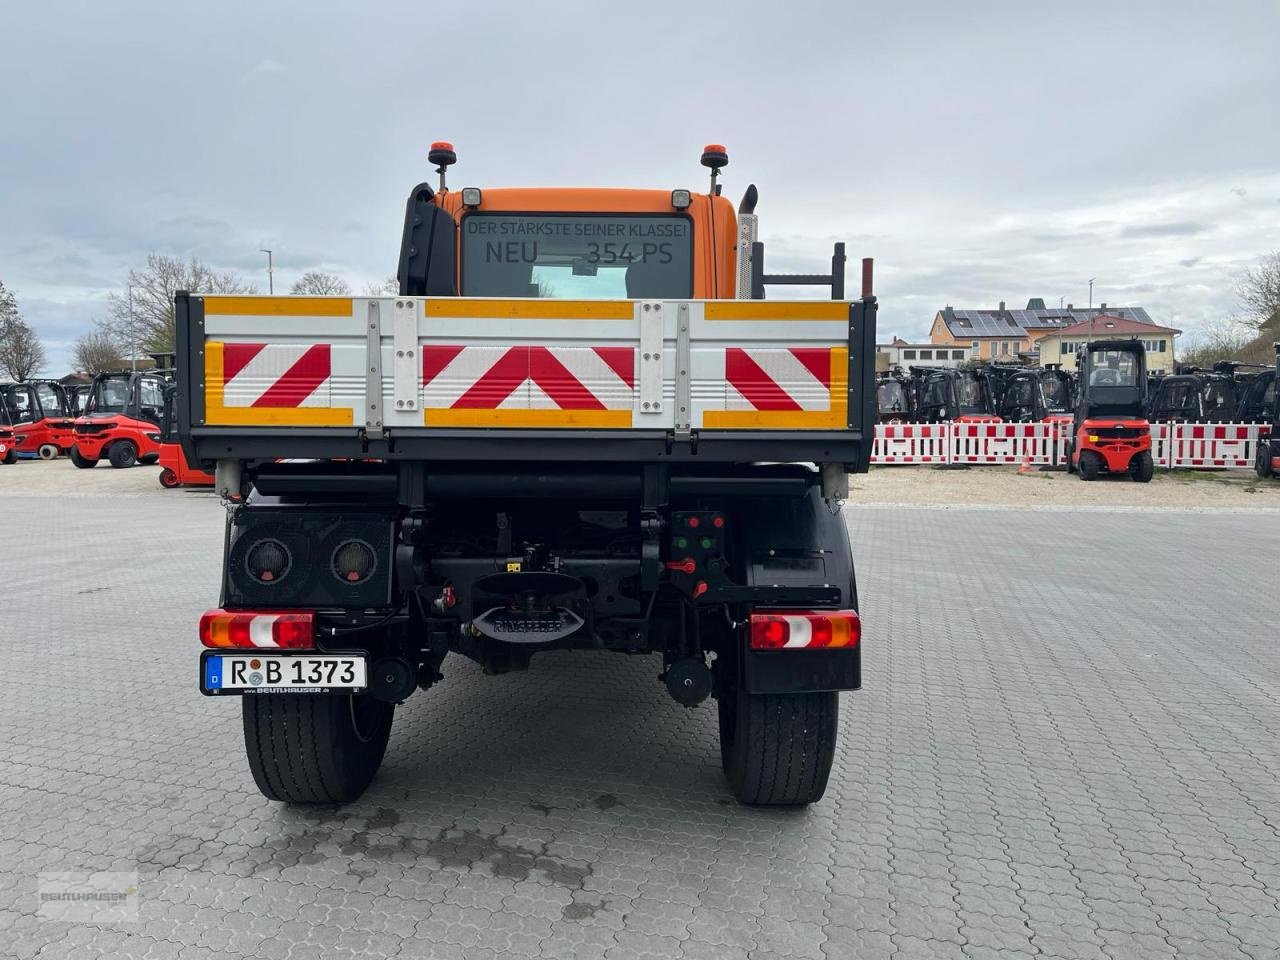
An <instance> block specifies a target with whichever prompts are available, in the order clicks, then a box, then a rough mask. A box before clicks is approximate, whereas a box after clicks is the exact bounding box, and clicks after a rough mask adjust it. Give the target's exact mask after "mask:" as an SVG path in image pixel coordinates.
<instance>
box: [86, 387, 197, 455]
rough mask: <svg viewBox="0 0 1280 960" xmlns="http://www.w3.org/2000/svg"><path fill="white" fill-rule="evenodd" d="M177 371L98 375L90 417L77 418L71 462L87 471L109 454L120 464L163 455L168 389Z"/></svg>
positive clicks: (89, 406)
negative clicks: (162, 422) (161, 446)
mask: <svg viewBox="0 0 1280 960" xmlns="http://www.w3.org/2000/svg"><path fill="white" fill-rule="evenodd" d="M172 380H173V371H171V370H146V371H140V372H137V373H100V374H98V375H97V376H96V377H94V378H93V386H92V387H91V388H90V390H89V399H88V400H87V401H86V402H85V412H84V416H81V417H78V418H77V419H76V421H75V445H74V446H73V447H72V448H71V462H72V463H74V464H75V465H76V466H77V467H80V468H81V469H82V470H87V469H89V468H90V467H96V466H97V465H98V461H99V460H101V459H102V458H103V457H104V456H105V457H106V458H107V461H108V462H109V463H110V464H111V465H112V466H113V467H118V468H124V467H132V466H133V465H135V464H137V463H155V462H156V461H157V460H158V459H159V458H160V424H161V421H162V420H163V419H164V402H165V401H164V390H165V387H166V386H168V385H169V384H170V383H171V382H172Z"/></svg>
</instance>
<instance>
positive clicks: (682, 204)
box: [671, 190, 693, 210]
mask: <svg viewBox="0 0 1280 960" xmlns="http://www.w3.org/2000/svg"><path fill="white" fill-rule="evenodd" d="M692 203H693V194H692V193H691V192H690V191H688V190H672V191H671V205H672V206H673V207H675V208H676V209H677V210H684V209H686V208H687V207H688V206H689V205H690V204H692Z"/></svg>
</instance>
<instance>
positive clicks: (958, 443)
mask: <svg viewBox="0 0 1280 960" xmlns="http://www.w3.org/2000/svg"><path fill="white" fill-rule="evenodd" d="M1270 429H1271V428H1270V426H1269V425H1268V424H1265V423H1185V422H1182V421H1170V422H1163V423H1153V424H1151V458H1152V459H1153V460H1154V461H1155V465H1156V466H1157V467H1163V468H1165V469H1169V470H1173V469H1175V468H1176V469H1185V470H1224V469H1225V470H1249V469H1252V468H1253V464H1254V458H1255V456H1256V455H1257V449H1258V440H1259V438H1261V437H1265V436H1267V435H1268V434H1269V433H1270ZM1070 438H1071V424H1070V422H1066V423H1062V422H1037V423H966V422H958V423H881V424H878V425H877V426H876V439H875V443H874V444H873V446H872V448H871V462H872V463H874V464H883V465H890V464H892V465H910V464H930V465H932V466H958V465H968V464H973V465H985V464H1018V465H1028V464H1029V465H1031V466H1046V467H1063V468H1065V467H1066V465H1067V441H1068V440H1069V439H1070Z"/></svg>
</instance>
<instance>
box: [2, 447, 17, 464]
mask: <svg viewBox="0 0 1280 960" xmlns="http://www.w3.org/2000/svg"><path fill="white" fill-rule="evenodd" d="M17 461H18V448H17V447H10V448H9V449H8V450H6V451H5V455H4V460H3V461H0V463H17Z"/></svg>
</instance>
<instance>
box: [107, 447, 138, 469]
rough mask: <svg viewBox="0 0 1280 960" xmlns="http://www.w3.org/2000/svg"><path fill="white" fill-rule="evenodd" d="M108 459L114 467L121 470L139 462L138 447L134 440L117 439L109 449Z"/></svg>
mask: <svg viewBox="0 0 1280 960" xmlns="http://www.w3.org/2000/svg"><path fill="white" fill-rule="evenodd" d="M107 459H108V460H110V461H111V465H112V466H113V467H115V468H117V469H120V470H123V469H125V468H126V467H132V466H133V465H134V464H136V463H137V462H138V448H137V447H136V446H134V443H133V441H132V440H117V441H116V442H115V443H113V444H112V445H111V448H110V449H109V450H107Z"/></svg>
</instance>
